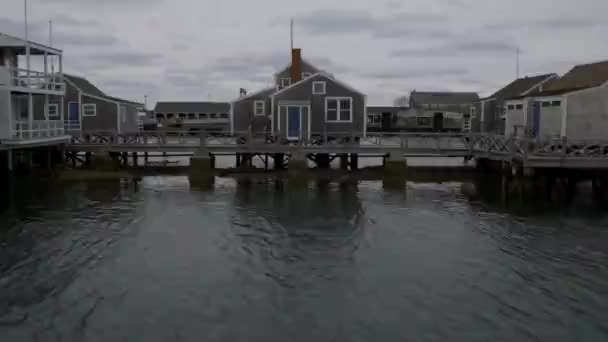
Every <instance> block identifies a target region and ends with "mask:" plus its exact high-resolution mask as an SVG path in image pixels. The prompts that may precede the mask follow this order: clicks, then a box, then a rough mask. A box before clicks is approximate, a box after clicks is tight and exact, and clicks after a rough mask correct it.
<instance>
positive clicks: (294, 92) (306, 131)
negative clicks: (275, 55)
mask: <svg viewBox="0 0 608 342" xmlns="http://www.w3.org/2000/svg"><path fill="white" fill-rule="evenodd" d="M365 103H366V96H365V95H364V94H362V93H361V92H359V91H357V90H355V89H354V88H352V87H351V86H349V85H347V84H346V83H344V82H341V81H339V80H337V79H336V78H335V77H333V75H331V74H329V73H326V72H323V71H320V70H319V69H318V68H316V67H314V66H312V65H311V64H310V63H308V62H305V61H303V60H302V58H301V50H300V49H293V51H292V63H291V64H290V65H289V66H287V67H286V68H285V69H283V70H281V71H280V72H278V73H276V74H275V84H274V85H273V86H271V87H268V88H265V89H262V90H261V91H259V92H255V93H253V94H251V95H246V96H242V97H241V98H239V99H237V100H235V101H234V102H233V104H232V106H233V116H232V123H231V128H232V131H233V132H235V133H237V134H239V133H243V132H245V131H246V132H249V131H252V132H254V133H264V134H266V135H271V136H274V137H276V138H278V139H280V140H287V141H297V140H301V139H314V138H319V137H322V136H324V135H325V134H327V135H328V136H329V137H331V138H340V137H345V136H357V137H361V136H364V135H365V134H366V123H367V122H366V115H365V111H366V106H365Z"/></svg>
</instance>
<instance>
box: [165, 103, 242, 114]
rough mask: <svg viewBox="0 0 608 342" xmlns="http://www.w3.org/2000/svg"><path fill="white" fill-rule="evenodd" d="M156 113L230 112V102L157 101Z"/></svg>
mask: <svg viewBox="0 0 608 342" xmlns="http://www.w3.org/2000/svg"><path fill="white" fill-rule="evenodd" d="M154 112H156V113H220V114H222V113H229V112H230V103H228V102H157V103H156V107H155V108H154Z"/></svg>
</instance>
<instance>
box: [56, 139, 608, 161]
mask: <svg viewBox="0 0 608 342" xmlns="http://www.w3.org/2000/svg"><path fill="white" fill-rule="evenodd" d="M344 137H346V138H347V139H333V140H330V139H328V138H327V135H322V138H317V139H310V140H309V141H306V140H302V141H299V142H287V141H276V140H273V139H271V138H268V137H267V136H252V135H251V134H234V135H229V134H220V135H216V136H192V135H187V134H183V133H181V134H175V133H172V132H149V133H148V132H145V133H137V134H127V135H117V134H101V133H100V134H92V135H90V136H88V137H87V138H82V137H76V138H73V139H72V142H71V143H70V144H69V145H68V146H67V149H68V150H70V151H72V152H92V153H102V152H105V153H107V152H116V153H125V152H126V153H132V152H140V153H145V152H167V153H193V154H196V153H211V154H237V153H250V154H276V153H284V154H292V153H294V152H298V153H305V154H318V153H327V154H344V153H357V154H375V155H387V154H400V155H404V156H405V155H408V156H419V157H425V156H426V157H473V158H476V159H490V160H495V161H505V162H509V163H513V164H517V165H518V166H522V167H529V168H572V169H608V141H602V142H599V141H568V140H566V139H553V140H537V139H532V138H519V137H504V136H498V135H490V134H452V133H373V134H369V135H368V136H366V137H361V138H355V137H350V138H349V137H348V136H347V135H345V136H344ZM354 141H356V142H354ZM201 142H202V144H201Z"/></svg>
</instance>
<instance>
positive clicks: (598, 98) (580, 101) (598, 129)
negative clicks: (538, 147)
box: [562, 87, 608, 140]
mask: <svg viewBox="0 0 608 342" xmlns="http://www.w3.org/2000/svg"><path fill="white" fill-rule="evenodd" d="M563 105H564V103H563V102H562V106H563ZM566 109H567V120H566V136H567V137H568V138H569V139H587V140H594V139H598V140H599V139H606V136H607V133H606V132H608V87H599V88H594V89H589V90H586V91H582V92H579V93H574V94H571V95H568V96H567V108H566Z"/></svg>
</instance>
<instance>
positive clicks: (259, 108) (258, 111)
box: [253, 100, 266, 115]
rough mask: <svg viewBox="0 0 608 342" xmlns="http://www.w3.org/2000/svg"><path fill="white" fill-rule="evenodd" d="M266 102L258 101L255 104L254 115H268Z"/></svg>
mask: <svg viewBox="0 0 608 342" xmlns="http://www.w3.org/2000/svg"><path fill="white" fill-rule="evenodd" d="M265 107H266V102H264V101H263V100H257V101H255V102H253V113H254V114H255V115H266V108H265Z"/></svg>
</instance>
